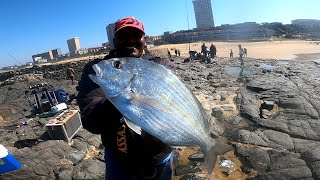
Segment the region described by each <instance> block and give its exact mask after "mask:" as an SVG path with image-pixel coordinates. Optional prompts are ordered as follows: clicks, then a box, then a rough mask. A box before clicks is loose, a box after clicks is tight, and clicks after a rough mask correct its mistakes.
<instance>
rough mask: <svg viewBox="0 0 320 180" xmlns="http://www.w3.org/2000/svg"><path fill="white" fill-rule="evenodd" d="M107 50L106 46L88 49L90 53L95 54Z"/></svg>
mask: <svg viewBox="0 0 320 180" xmlns="http://www.w3.org/2000/svg"><path fill="white" fill-rule="evenodd" d="M104 49H106V47H105V46H98V47H92V48H88V53H95V52H99V51H102V50H104Z"/></svg>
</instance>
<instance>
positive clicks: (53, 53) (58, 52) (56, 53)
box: [51, 48, 61, 59]
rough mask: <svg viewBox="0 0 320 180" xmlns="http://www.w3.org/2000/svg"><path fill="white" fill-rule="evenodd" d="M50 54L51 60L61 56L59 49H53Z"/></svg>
mask: <svg viewBox="0 0 320 180" xmlns="http://www.w3.org/2000/svg"><path fill="white" fill-rule="evenodd" d="M51 52H52V56H53V59H56V58H58V57H59V56H60V55H61V49H60V48H57V49H53V50H51Z"/></svg>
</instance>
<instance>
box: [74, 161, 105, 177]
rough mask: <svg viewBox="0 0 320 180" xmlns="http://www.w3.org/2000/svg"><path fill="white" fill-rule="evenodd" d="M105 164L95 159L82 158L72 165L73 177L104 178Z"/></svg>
mask: <svg viewBox="0 0 320 180" xmlns="http://www.w3.org/2000/svg"><path fill="white" fill-rule="evenodd" d="M104 176H105V164H104V162H101V161H99V160H97V159H88V160H83V161H81V162H80V163H79V164H77V165H76V166H75V167H74V170H73V175H72V178H73V179H104Z"/></svg>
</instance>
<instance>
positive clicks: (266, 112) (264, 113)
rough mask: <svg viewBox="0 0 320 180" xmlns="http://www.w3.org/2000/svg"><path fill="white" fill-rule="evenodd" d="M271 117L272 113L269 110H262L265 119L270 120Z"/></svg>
mask: <svg viewBox="0 0 320 180" xmlns="http://www.w3.org/2000/svg"><path fill="white" fill-rule="evenodd" d="M270 116H271V112H270V111H268V110H267V109H262V111H261V117H262V118H264V119H268V118H269V117H270Z"/></svg>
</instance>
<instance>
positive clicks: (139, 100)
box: [130, 92, 171, 112]
mask: <svg viewBox="0 0 320 180" xmlns="http://www.w3.org/2000/svg"><path fill="white" fill-rule="evenodd" d="M130 101H131V103H132V104H139V105H142V106H149V107H153V108H155V109H159V110H162V111H164V112H170V111H171V110H170V108H168V107H167V106H165V105H163V104H161V103H159V102H158V101H156V100H155V99H152V98H149V97H147V96H143V95H140V94H137V93H134V92H133V93H132V94H131V98H130Z"/></svg>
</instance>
